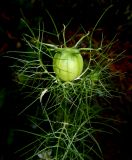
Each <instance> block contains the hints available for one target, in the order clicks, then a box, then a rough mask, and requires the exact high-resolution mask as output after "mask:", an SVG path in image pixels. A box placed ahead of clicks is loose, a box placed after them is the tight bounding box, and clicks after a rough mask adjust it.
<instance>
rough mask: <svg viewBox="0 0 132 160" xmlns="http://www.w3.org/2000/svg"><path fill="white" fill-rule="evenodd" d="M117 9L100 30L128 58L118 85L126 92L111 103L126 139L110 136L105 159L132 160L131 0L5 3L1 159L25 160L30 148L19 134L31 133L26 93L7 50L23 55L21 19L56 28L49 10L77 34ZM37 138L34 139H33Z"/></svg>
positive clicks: (0, 45) (1, 18) (1, 16)
mask: <svg viewBox="0 0 132 160" xmlns="http://www.w3.org/2000/svg"><path fill="white" fill-rule="evenodd" d="M110 5H112V6H113V7H112V8H110V9H109V10H108V12H107V13H106V14H105V16H104V17H103V19H102V20H101V22H100V23H99V25H98V27H99V28H101V29H102V30H104V32H105V33H106V35H107V36H108V39H109V38H111V37H113V36H114V35H115V34H116V33H117V34H118V40H119V43H118V45H117V46H116V47H117V48H119V49H120V50H122V51H123V50H126V52H125V56H126V58H125V59H123V60H122V61H121V63H119V64H118V65H117V66H116V69H117V70H120V71H122V72H125V73H126V74H125V76H124V77H123V78H120V80H119V81H117V82H116V83H117V86H119V88H120V89H121V91H123V92H124V93H125V95H124V96H121V98H120V99H114V100H111V107H112V108H113V110H112V112H109V115H108V116H110V117H112V116H113V117H114V118H116V119H117V120H119V121H120V122H121V123H118V124H115V125H116V127H117V128H118V129H119V130H120V134H116V133H115V134H114V135H109V136H108V135H107V136H104V137H103V138H102V139H101V142H102V144H101V145H102V148H103V153H104V160H131V159H132V156H131V152H132V143H131V142H132V141H131V140H132V137H131V136H132V132H131V125H132V107H131V96H132V92H131V90H132V56H131V53H132V4H131V0H107V1H105V0H12V1H11V0H2V1H1V2H0V147H1V150H0V160H8V159H10V160H18V159H22V158H20V157H19V156H18V155H17V154H15V153H14V152H15V151H16V150H17V149H18V148H20V147H21V146H22V145H23V144H27V142H28V138H29V136H26V135H23V134H22V133H18V132H15V129H18V128H21V129H24V130H26V129H28V127H29V124H27V121H26V120H25V119H24V118H23V116H17V114H18V111H17V110H19V108H18V106H19V103H21V102H22V98H21V96H20V95H21V94H20V93H19V92H18V89H17V87H18V86H17V85H16V84H15V82H14V81H13V78H14V77H13V73H12V71H11V70H10V68H9V65H10V64H11V63H12V62H11V61H9V60H7V59H5V58H3V55H5V54H6V52H7V51H12V50H23V49H24V45H23V42H22V41H21V38H22V34H23V33H24V32H25V31H26V28H25V26H23V25H22V23H21V20H20V19H21V18H26V19H27V20H28V22H29V24H30V25H31V26H33V27H38V22H39V21H40V20H41V21H44V23H45V26H47V27H48V29H50V26H51V21H50V19H49V16H48V15H47V12H46V10H48V11H49V13H50V14H51V15H52V17H53V19H54V21H55V22H56V24H57V26H58V27H62V24H67V23H68V22H69V20H70V19H71V18H73V20H72V25H71V30H74V29H75V30H76V28H78V27H79V26H80V24H81V25H82V26H84V27H85V28H86V29H87V30H89V29H91V28H93V27H94V25H95V23H96V22H97V20H98V19H99V17H100V16H101V14H102V13H103V11H104V10H105V9H106V8H107V7H108V6H110ZM30 139H31V137H30Z"/></svg>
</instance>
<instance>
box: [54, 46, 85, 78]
mask: <svg viewBox="0 0 132 160" xmlns="http://www.w3.org/2000/svg"><path fill="white" fill-rule="evenodd" d="M53 70H54V72H55V74H56V76H57V77H58V78H60V79H61V80H63V81H72V80H74V79H76V78H77V77H78V76H79V75H80V74H81V73H82V70H83V58H82V56H81V54H80V52H79V50H78V49H75V48H63V49H62V51H61V52H59V51H58V52H57V53H56V54H55V56H54V58H53Z"/></svg>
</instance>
